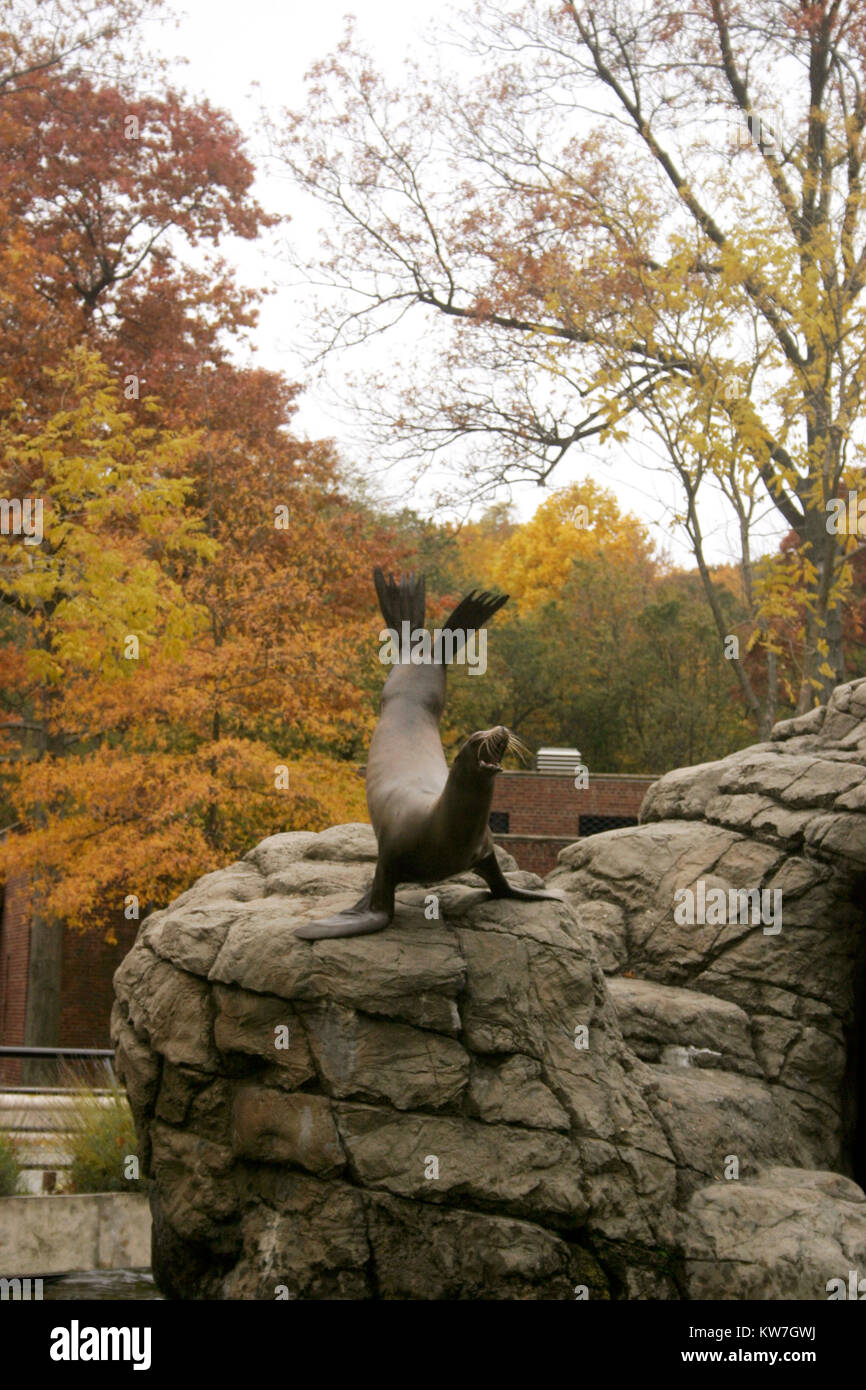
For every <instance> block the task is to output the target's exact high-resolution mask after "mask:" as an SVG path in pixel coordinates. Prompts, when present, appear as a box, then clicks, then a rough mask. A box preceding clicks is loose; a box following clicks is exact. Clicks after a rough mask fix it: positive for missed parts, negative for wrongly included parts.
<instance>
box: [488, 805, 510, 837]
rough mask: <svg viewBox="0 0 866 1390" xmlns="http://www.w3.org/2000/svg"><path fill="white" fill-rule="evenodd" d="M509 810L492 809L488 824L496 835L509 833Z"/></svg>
mask: <svg viewBox="0 0 866 1390" xmlns="http://www.w3.org/2000/svg"><path fill="white" fill-rule="evenodd" d="M508 818H509V813H508V811H491V812H490V820H489V822H488V824H489V825H490V829H491V830H492V831H493V834H494V835H507V834H508Z"/></svg>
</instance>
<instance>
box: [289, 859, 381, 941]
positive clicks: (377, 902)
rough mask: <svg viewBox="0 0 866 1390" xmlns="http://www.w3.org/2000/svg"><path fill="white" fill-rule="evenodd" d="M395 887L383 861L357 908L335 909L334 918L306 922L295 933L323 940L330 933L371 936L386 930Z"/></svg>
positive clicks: (377, 866) (311, 938) (334, 934)
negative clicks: (339, 910)
mask: <svg viewBox="0 0 866 1390" xmlns="http://www.w3.org/2000/svg"><path fill="white" fill-rule="evenodd" d="M396 886H397V885H396V883H395V882H394V877H393V875H392V874H390V873H389V872H388V871H387V870H386V869H383V868H382V866H381V861H380V863H379V864H377V865H376V874H375V877H374V879H373V882H372V884H371V886H370V887H369V888H368V889H367V892H366V893H365V894H364V896H363V898H361V899H360V900H359V901H358V902H356V903H355V906H354V907H347V908H346V910H345V911H344V912H335V913H334V915H333V917H320V918H319V919H318V921H315V922H306V923H305V924H304V925H303V926H302V927H298V929H297V931H296V932H295V936H299V937H300V938H301V939H302V940H303V941H322V940H324V939H325V938H327V937H331V936H372V934H373V932H377V931H384V929H385V927H387V925H388V923H389V922H391V921H392V920H393V917H394V891H395V889H396Z"/></svg>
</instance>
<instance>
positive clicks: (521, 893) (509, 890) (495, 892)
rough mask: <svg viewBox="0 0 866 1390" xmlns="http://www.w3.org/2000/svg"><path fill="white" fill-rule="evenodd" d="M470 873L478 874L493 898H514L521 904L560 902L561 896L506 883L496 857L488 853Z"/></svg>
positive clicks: (545, 890) (473, 866) (506, 880)
mask: <svg viewBox="0 0 866 1390" xmlns="http://www.w3.org/2000/svg"><path fill="white" fill-rule="evenodd" d="M472 872H473V873H476V874H480V875H481V877H482V878H483V879H484V882H485V883H486V884H487V886H488V887H489V889H490V895H491V897H493V898H515V899H516V900H517V901H518V902H521V903H535V902H562V901H563V899H562V894H561V893H556V892H549V891H548V890H547V889H541V888H516V887H514V885H513V884H511V883H509V882H508V879H507V878H506V877H505V875H504V873H503V872H502V870H501V869H500V867H499V861H498V860H497V858H496V855H495V854H493V853H490V854H488V855H485V857H484V858H483V859H480V860H479V861H478V863H477V864H473V865H472Z"/></svg>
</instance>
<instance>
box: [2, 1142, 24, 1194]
mask: <svg viewBox="0 0 866 1390" xmlns="http://www.w3.org/2000/svg"><path fill="white" fill-rule="evenodd" d="M20 1177H21V1164H20V1163H19V1162H18V1154H17V1153H16V1150H15V1144H14V1142H13V1140H12V1139H10V1137H9V1135H8V1134H5V1133H4V1132H3V1131H2V1130H0V1197H11V1196H13V1195H14V1193H16V1192H17V1191H18V1179H19V1178H20Z"/></svg>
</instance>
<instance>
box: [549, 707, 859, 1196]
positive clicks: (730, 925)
mask: <svg viewBox="0 0 866 1390" xmlns="http://www.w3.org/2000/svg"><path fill="white" fill-rule="evenodd" d="M641 822H642V823H641V825H639V826H637V827H635V828H634V829H626V830H619V831H613V832H611V833H609V834H606V835H599V836H593V837H592V838H590V839H587V840H582V841H580V842H579V843H578V844H575V845H571V846H569V847H568V849H565V850H563V852H562V854H561V855H560V863H559V867H558V868H557V869H555V870H554V871H553V873H552V874H551V875H550V876H549V881H550V883H551V885H552V886H555V887H557V888H559V889H561V890H562V891H563V892H565V894H566V896H567V897H568V899H569V901H570V902H571V904H572V906H573V907H574V909H575V912H576V913H577V915H578V917H579V919H580V920H581V921H582V922H584V923H585V924H586V925H587V926H588V927H589V929H590V931H592V932H593V934H594V935H595V936H596V937H597V943H598V949H599V956H600V959H601V961H602V965H603V968H604V970H605V971H606V973H607V975H608V977H609V979H610V981H611V985H612V992H613V996H614V999H615V1000H616V1002H617V1006H618V1009H619V1012H620V1016H621V1022H622V1027H623V1031H624V1033H625V1036H626V1038H627V1040H628V1041H629V1042H630V1044H631V1045H632V1046H633V1047H634V1049H635V1050H636V1051H637V1052H638V1053H639V1055H640V1056H641V1057H643V1058H645V1059H646V1060H647V1061H648V1062H649V1063H650V1064H651V1065H657V1064H659V1063H661V1062H665V1061H667V1062H671V1061H673V1060H675V1054H678V1056H677V1058H676V1059H677V1060H679V1061H681V1062H691V1064H692V1065H693V1066H696V1067H698V1068H699V1069H700V1074H699V1075H698V1076H697V1077H696V1076H695V1075H694V1074H693V1075H692V1077H691V1079H690V1084H693V1085H694V1086H696V1087H697V1088H699V1089H701V1090H702V1092H703V1093H705V1094H706V1095H707V1097H708V1100H707V1105H708V1106H711V1105H712V1100H711V1095H712V1088H713V1086H714V1085H716V1084H718V1082H717V1080H716V1081H715V1082H714V1080H713V1077H712V1075H711V1072H710V1070H709V1069H721V1070H723V1071H726V1072H728V1073H734V1074H736V1075H737V1076H740V1077H749V1078H757V1079H759V1080H761V1081H763V1083H764V1084H765V1086H766V1087H767V1088H769V1091H770V1093H771V1096H772V1097H773V1102H774V1106H775V1109H776V1110H777V1111H778V1112H779V1114H780V1119H779V1121H778V1128H779V1132H780V1133H781V1131H782V1130H783V1129H784V1128H785V1127H786V1126H787V1127H789V1128H792V1132H794V1131H795V1132H796V1136H797V1146H796V1152H795V1150H794V1149H793V1148H792V1149H791V1151H790V1156H789V1158H788V1159H787V1160H786V1161H787V1162H789V1163H791V1164H794V1163H796V1164H802V1163H807V1164H810V1165H814V1166H817V1167H820V1168H825V1167H831V1168H842V1169H843V1170H844V1171H846V1172H849V1173H850V1172H851V1171H852V1166H857V1167H858V1169H859V1166H860V1165H862V1162H863V1152H862V1150H863V1143H862V1138H860V1137H859V1136H858V1130H857V1127H858V1123H859V1119H858V1111H859V1110H860V1109H861V1108H862V1107H861V1106H860V1105H859V1090H860V1087H861V1085H862V1081H861V1080H858V1075H857V1073H858V1071H859V1072H860V1074H861V1076H862V1070H863V1060H864V1059H863V1058H862V1057H861V1056H860V1054H861V1051H862V1047H863V1044H862V1042H861V1038H862V1036H863V1034H862V1029H861V1014H862V1009H863V1002H864V1001H863V969H864V936H866V933H864V930H863V928H864V917H866V892H864V881H866V681H857V682H854V683H852V684H850V685H845V686H840V687H839V688H838V689H837V690H836V691H835V693H834V695H833V697H832V699H831V701H830V704H829V705H828V707H827V709H826V710H823V709H816V710H814V711H812V712H811V713H810V714H808V715H806V716H804V717H803V718H801V719H794V720H789V721H786V722H785V723H783V724H779V725H777V726H776V728H775V729H774V730H773V735H772V739H771V741H770V742H769V743H766V744H759V745H757V746H755V747H753V748H747V749H744V750H743V751H741V752H738V753H735V754H733V755H732V756H731V757H728V758H724V759H722V760H721V761H719V762H716V763H704V764H702V765H701V766H699V767H691V768H680V769H678V770H677V771H676V772H672V773H669V774H668V775H667V776H666V777H663V778H661V779H660V781H658V782H656V783H655V785H654V786H653V787H651V788H650V790H649V792H648V794H647V796H646V798H645V800H644V804H643V807H642V810H641ZM699 884H703V889H704V892H705V893H709V892H710V890H712V889H714V888H716V889H722V890H723V891H724V893H725V895H726V896H728V895H730V892H731V890H745V892H747V893H753V892H754V891H755V890H760V891H763V892H765V893H766V894H767V898H766V901H767V905H768V907H769V906H771V904H772V903H773V902H774V901H777V902H778V905H779V909H780V913H781V929H780V930H778V931H769V932H768V931H766V930H765V924H764V921H763V919H762V920H761V921H759V922H757V923H756V922H755V921H754V920H747V921H742V920H739V921H738V920H731V917H732V916H733V914H732V913H728V914H727V918H728V920H723V921H721V922H719V921H710V920H707V921H706V923H704V924H701V923H700V922H696V923H694V924H689V923H687V922H686V923H683V922H678V921H677V918H676V912H677V902H678V901H682V899H681V898H680V899H677V898H676V896H675V895H676V894H678V893H681V892H682V890H691V891H692V893H693V894H695V895H696V894H697V890H698V885H699ZM769 895H777V896H774V897H770V896H769ZM706 915H707V918H709V917H710V915H711V914H709V913H707V914H706ZM702 1000H703V1001H704V1002H703V1005H702V1002H701V1001H702ZM720 1007H721V1008H722V1009H723V1012H722V1013H720V1012H719V1010H720ZM781 1116H784V1117H785V1118H781Z"/></svg>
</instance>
